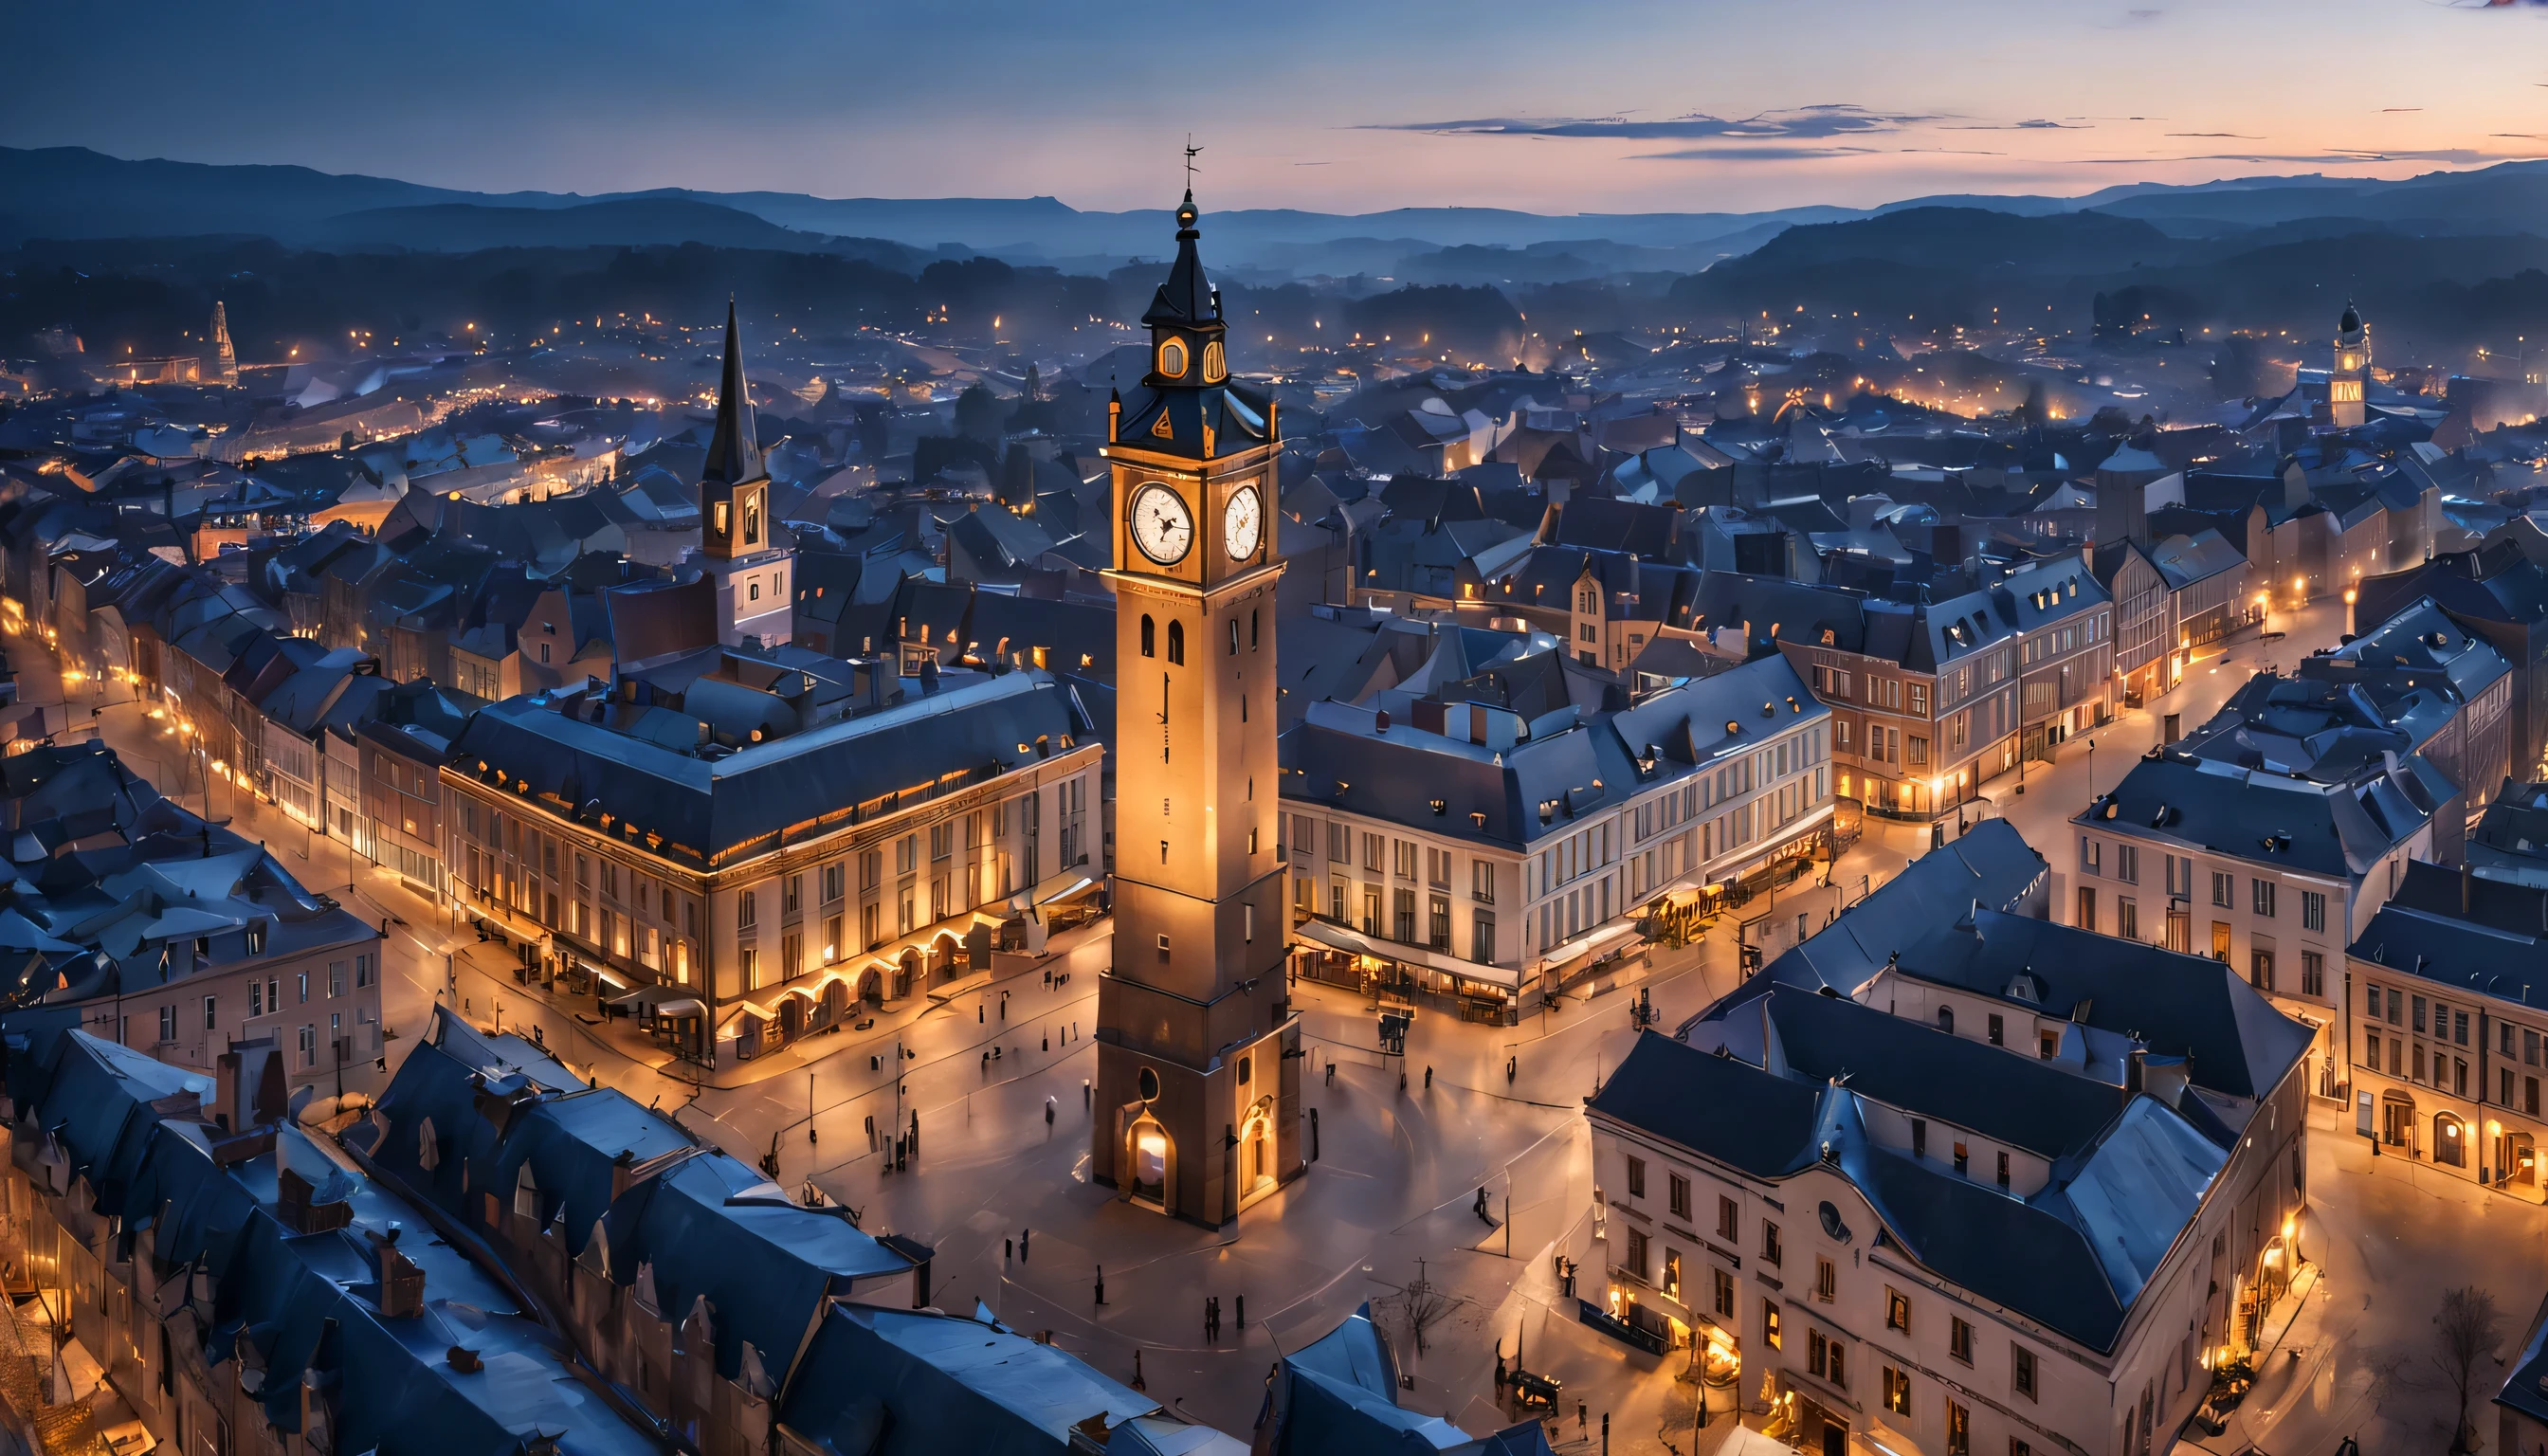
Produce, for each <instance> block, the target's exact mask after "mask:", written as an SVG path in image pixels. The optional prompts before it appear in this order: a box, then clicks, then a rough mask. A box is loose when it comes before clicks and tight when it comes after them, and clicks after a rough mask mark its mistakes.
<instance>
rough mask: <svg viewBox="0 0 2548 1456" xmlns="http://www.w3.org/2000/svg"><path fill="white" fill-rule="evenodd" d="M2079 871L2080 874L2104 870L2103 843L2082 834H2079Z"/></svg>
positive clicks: (2102, 871) (2099, 872) (2100, 872)
mask: <svg viewBox="0 0 2548 1456" xmlns="http://www.w3.org/2000/svg"><path fill="white" fill-rule="evenodd" d="M2079 872H2080V873H2082V874H2103V873H2105V872H2106V847H2105V845H2103V844H2102V843H2100V842H2098V841H2096V840H2093V839H2090V838H2089V837H2088V836H2086V835H2084V834H2083V835H2081V836H2079Z"/></svg>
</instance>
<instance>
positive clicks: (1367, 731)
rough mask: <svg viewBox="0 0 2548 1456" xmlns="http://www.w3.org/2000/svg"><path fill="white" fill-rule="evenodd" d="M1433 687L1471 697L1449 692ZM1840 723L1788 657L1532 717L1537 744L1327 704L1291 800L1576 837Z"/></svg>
mask: <svg viewBox="0 0 2548 1456" xmlns="http://www.w3.org/2000/svg"><path fill="white" fill-rule="evenodd" d="M1556 656H1557V654H1555V653H1554V652H1540V653H1536V654H1533V655H1532V659H1540V658H1550V659H1553V658H1555V657H1556ZM1529 660H1531V659H1525V660H1524V661H1529ZM1515 666H1518V664H1516V665H1515ZM1550 666H1552V667H1553V666H1555V664H1554V663H1553V662H1552V663H1551V664H1550ZM1433 691H1434V692H1435V693H1436V694H1437V695H1438V696H1439V697H1440V698H1442V699H1444V700H1447V701H1451V702H1454V703H1457V702H1461V701H1465V700H1466V694H1464V693H1461V692H1457V691H1454V690H1450V689H1447V688H1443V687H1438V686H1437V687H1435V688H1434V689H1433ZM1829 715H1830V709H1829V708H1827V707H1825V706H1824V705H1823V704H1822V702H1821V701H1820V700H1819V699H1817V698H1816V697H1815V696H1814V695H1813V694H1812V693H1811V692H1810V691H1808V690H1807V689H1806V687H1805V685H1804V683H1803V682H1802V681H1801V680H1800V679H1798V678H1797V677H1796V674H1795V670H1794V669H1793V668H1792V667H1790V666H1788V664H1787V661H1786V659H1785V658H1783V657H1765V658H1760V659H1756V660H1755V661H1753V662H1751V663H1747V664H1745V665H1744V666H1742V667H1739V668H1735V669H1732V670H1730V671H1728V672H1725V673H1720V674H1718V675H1716V676H1714V677H1710V678H1703V679H1697V680H1694V681H1692V682H1690V683H1685V684H1683V685H1681V686H1677V687H1672V688H1667V689H1665V690H1663V691H1661V692H1658V693H1655V694H1653V695H1652V696H1650V697H1648V698H1647V699H1646V700H1645V701H1644V702H1641V703H1639V704H1638V705H1636V706H1635V707H1632V708H1627V709H1624V710H1619V711H1612V712H1607V713H1599V714H1593V715H1591V716H1590V720H1589V721H1586V720H1585V716H1584V715H1582V714H1579V712H1578V711H1577V709H1575V708H1574V707H1572V706H1562V707H1559V708H1556V709H1554V710H1552V711H1548V712H1546V713H1544V714H1543V715H1542V716H1540V717H1538V718H1537V719H1536V721H1533V722H1531V724H1530V736H1529V738H1528V740H1527V741H1526V742H1520V743H1515V744H1513V745H1512V746H1510V747H1508V748H1491V747H1489V746H1488V745H1486V744H1484V743H1475V742H1471V741H1470V740H1469V739H1467V738H1460V737H1453V736H1447V735H1445V734H1442V733H1435V732H1429V731H1426V730H1424V729H1421V728H1417V727H1415V726H1414V725H1413V723H1411V722H1410V721H1407V720H1406V719H1405V718H1404V717H1399V716H1393V717H1392V719H1391V721H1390V722H1389V724H1388V726H1387V727H1386V728H1383V727H1382V726H1381V723H1380V719H1379V713H1378V711H1377V710H1375V709H1372V708H1366V707H1361V706H1351V705H1347V704H1344V703H1336V702H1318V703H1313V704H1311V705H1310V706H1309V708H1308V709H1307V710H1306V712H1305V714H1304V716H1303V719H1302V721H1301V722H1300V723H1298V724H1297V725H1295V726H1294V727H1292V728H1289V729H1287V730H1285V731H1284V733H1283V735H1282V737H1281V739H1280V741H1279V747H1278V753H1279V755H1280V757H1281V760H1282V764H1283V770H1284V773H1283V798H1284V799H1285V800H1286V801H1287V802H1292V803H1296V804H1315V805H1321V806H1329V807H1334V808H1339V809H1344V810H1348V811H1350V812H1353V813H1357V814H1364V815H1368V816H1371V817H1373V818H1378V819H1386V820H1390V821H1393V822H1397V823H1402V824H1408V825H1411V826H1421V827H1423V828H1424V829H1426V830H1427V831H1428V832H1431V833H1435V834H1440V835H1444V836H1447V837H1449V838H1452V839H1462V840H1468V841H1471V842H1474V843H1479V844H1493V845H1499V846H1503V847H1507V848H1515V849H1520V848H1526V847H1527V846H1529V845H1531V844H1532V843H1535V842H1536V841H1538V840H1540V839H1542V838H1545V837H1548V836H1552V835H1560V834H1568V833H1572V832H1573V830H1574V821H1575V820H1576V819H1578V818H1579V817H1580V816H1582V815H1585V814H1588V813H1590V812H1592V811H1593V810H1594V809H1596V808H1600V807H1604V806H1615V805H1617V804H1619V803H1622V802H1625V801H1626V800H1627V799H1629V798H1630V797H1633V796H1635V795H1638V794H1641V793H1644V792H1647V791H1649V790H1650V789H1652V788H1654V787H1655V786H1657V785H1660V784H1664V783H1670V782H1674V781H1677V780H1680V779H1683V778H1685V777H1689V776H1691V775H1693V774H1699V773H1703V772H1709V771H1712V770H1713V769H1714V768H1716V767H1717V762H1718V760H1719V758H1720V757H1721V756H1723V755H1726V754H1732V753H1742V752H1749V751H1750V749H1751V748H1752V747H1753V746H1754V745H1755V744H1758V743H1760V742H1764V741H1766V740H1767V739H1768V738H1769V737H1770V736H1771V735H1773V734H1776V733H1784V732H1787V731H1789V730H1791V729H1793V728H1794V727H1796V726H1797V724H1798V723H1800V722H1805V723H1810V722H1814V721H1818V720H1820V719H1823V718H1827V717H1828V716H1829ZM1650 750H1651V751H1652V752H1651V753H1650V752H1649V751H1650ZM1641 761H1642V763H1641ZM1436 799H1439V800H1441V801H1442V809H1441V811H1440V812H1438V813H1437V812H1435V810H1434V808H1433V801H1434V800H1436ZM1543 805H1545V806H1547V807H1548V809H1549V812H1548V814H1547V815H1546V816H1545V817H1544V818H1543V817H1542V815H1541V812H1540V811H1541V808H1542V806H1543Z"/></svg>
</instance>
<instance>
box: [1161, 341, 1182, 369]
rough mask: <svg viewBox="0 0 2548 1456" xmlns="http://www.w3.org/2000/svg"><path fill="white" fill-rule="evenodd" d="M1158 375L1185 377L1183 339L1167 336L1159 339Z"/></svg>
mask: <svg viewBox="0 0 2548 1456" xmlns="http://www.w3.org/2000/svg"><path fill="white" fill-rule="evenodd" d="M1159 377H1160V378H1162V379H1183V378H1185V377H1186V345H1185V340H1183V339H1177V338H1169V339H1161V340H1160V341H1159Z"/></svg>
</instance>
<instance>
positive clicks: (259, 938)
mask: <svg viewBox="0 0 2548 1456" xmlns="http://www.w3.org/2000/svg"><path fill="white" fill-rule="evenodd" d="M0 828H5V829H6V831H7V832H8V833H9V834H10V835H11V840H10V845H11V848H10V850H9V858H10V860H11V862H12V867H13V872H15V873H16V874H17V875H18V876H19V878H20V881H21V883H22V885H23V886H25V888H22V889H21V891H20V892H19V894H18V895H17V897H16V898H15V899H14V901H13V902H12V905H11V908H10V911H9V912H8V916H7V919H8V920H9V922H10V923H11V925H12V927H13V929H14V935H15V938H16V940H15V942H14V944H17V945H18V946H19V947H20V948H21V950H22V952H23V955H22V957H21V959H22V962H23V963H20V964H18V965H17V966H15V967H14V968H13V969H12V970H11V971H10V972H9V973H8V974H7V975H6V976H5V977H0V1025H5V1026H7V1027H8V1028H10V1029H12V1030H26V1029H29V1028H33V1027H50V1026H75V1027H77V1028H79V1029H81V1030H82V1031H85V1032H87V1033H89V1034H91V1035H93V1036H96V1037H98V1038H100V1039H102V1040H104V1041H107V1042H110V1043H114V1044H116V1045H118V1046H121V1047H130V1048H133V1049H134V1050H137V1051H140V1052H143V1053H145V1054H148V1055H150V1056H155V1057H157V1058H159V1059H160V1060H162V1061H165V1062H168V1063H171V1064H172V1065H175V1066H179V1067H190V1068H194V1069H196V1070H198V1071H206V1072H209V1071H210V1070H212V1069H213V1067H214V1065H215V1063H216V1062H217V1061H218V1060H219V1059H220V1058H221V1056H222V1055H223V1053H225V1052H226V1051H227V1050H228V1049H229V1048H230V1047H232V1046H233V1045H234V1044H238V1043H243V1042H253V1041H268V1042H271V1043H273V1044H274V1045H275V1046H276V1047H278V1048H279V1051H280V1057H279V1060H278V1062H277V1067H278V1075H280V1076H282V1077H283V1078H285V1079H286V1080H287V1081H288V1082H289V1083H290V1084H291V1085H293V1086H296V1087H298V1086H317V1087H318V1088H320V1089H321V1090H323V1091H326V1092H330V1093H332V1092H335V1091H337V1090H339V1089H341V1088H343V1087H345V1086H348V1085H352V1086H356V1087H361V1086H367V1085H370V1084H371V1076H370V1073H371V1072H372V1070H373V1066H372V1064H373V1061H374V1060H375V1058H377V1057H379V1056H380V1055H381V1053H382V1050H383V1043H384V1035H385V1034H384V1031H383V1026H382V1019H381V994H382V988H381V936H380V932H379V931H378V930H377V929H376V928H375V927H374V926H372V925H370V924H369V923H367V922H365V921H363V920H361V919H358V918H357V917H355V916H354V915H352V914H350V913H348V912H347V911H346V910H345V909H343V908H342V907H341V906H339V905H338V904H337V903H336V902H335V901H334V900H332V899H329V898H327V897H326V896H324V895H318V894H314V893H312V892H311V891H309V890H307V889H305V888H304V887H303V886H302V885H301V884H300V883H299V882H298V881H297V880H295V879H294V878H293V877H292V875H291V874H290V873H289V872H288V871H286V870H285V869H284V867H283V866H282V865H281V864H279V863H277V862H276V860H275V859H274V857H273V856H271V855H269V854H267V853H266V851H265V850H264V848H263V847H262V846H260V845H257V844H254V843H251V842H249V841H247V840H245V839H242V838H240V837H239V836H238V835H236V834H234V833H232V832H231V831H229V830H228V829H227V828H222V827H219V826H216V825H212V824H208V823H206V822H205V821H204V820H202V819H201V818H199V817H197V816H196V815H194V814H192V813H190V812H188V811H187V810H185V809H184V808H182V807H180V806H179V805H178V804H176V803H175V802H174V801H173V800H170V799H165V798H162V797H160V795H159V793H158V791H157V790H156V789H154V788H153V787H152V786H151V785H150V783H149V782H148V781H147V780H145V779H143V778H141V777H139V776H138V775H137V774H133V773H131V772H130V771H128V770H127V769H126V768H125V767H124V765H123V764H122V763H121V762H120V761H119V760H118V759H117V758H116V756H115V754H114V753H113V751H111V750H109V749H108V748H107V747H106V746H105V745H104V744H101V743H96V742H88V743H81V744H76V745H44V746H40V747H37V748H34V749H31V750H29V751H28V752H26V753H24V754H18V755H13V756H10V757H8V758H6V759H0ZM40 881H41V883H42V889H41V890H39V889H37V888H36V887H35V886H36V885H37V884H38V883H39V882H40Z"/></svg>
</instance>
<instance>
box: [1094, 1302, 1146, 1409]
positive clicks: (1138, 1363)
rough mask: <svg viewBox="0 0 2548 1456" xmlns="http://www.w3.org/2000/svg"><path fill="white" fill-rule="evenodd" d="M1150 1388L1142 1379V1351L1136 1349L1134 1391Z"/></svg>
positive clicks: (1134, 1353)
mask: <svg viewBox="0 0 2548 1456" xmlns="http://www.w3.org/2000/svg"><path fill="white" fill-rule="evenodd" d="M1099 1288H1100V1289H1101V1290H1102V1289H1103V1288H1104V1286H1103V1285H1100V1286H1099ZM1097 1303H1099V1304H1101V1305H1102V1304H1104V1303H1106V1301H1104V1300H1102V1299H1101V1300H1099V1301H1098V1302H1097ZM1149 1388H1150V1385H1149V1382H1147V1381H1145V1380H1143V1379H1141V1351H1140V1350H1139V1349H1138V1347H1136V1348H1135V1349H1134V1351H1133V1389H1135V1390H1137V1391H1146V1390H1148V1389H1149Z"/></svg>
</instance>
